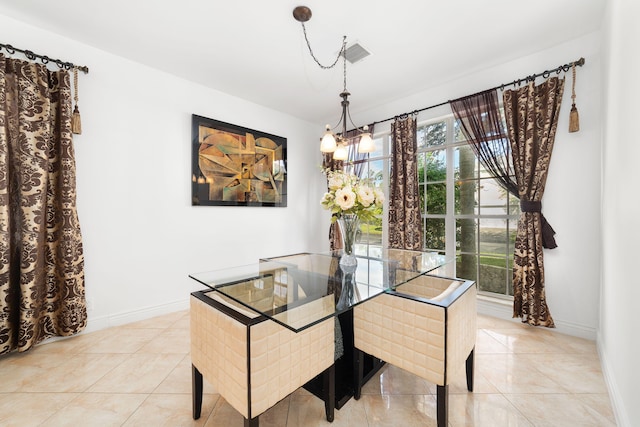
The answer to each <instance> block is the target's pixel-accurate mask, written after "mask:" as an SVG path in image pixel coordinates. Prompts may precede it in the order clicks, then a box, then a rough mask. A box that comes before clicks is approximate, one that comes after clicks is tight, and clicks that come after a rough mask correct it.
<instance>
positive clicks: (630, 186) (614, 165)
mask: <svg viewBox="0 0 640 427" xmlns="http://www.w3.org/2000/svg"><path fill="white" fill-rule="evenodd" d="M639 19H640V3H638V2H637V1H636V0H614V1H612V2H610V3H609V4H608V10H607V16H606V19H605V29H604V35H605V37H604V48H603V58H604V59H603V62H604V67H603V68H604V77H605V82H606V84H605V87H604V101H605V103H604V114H603V116H604V132H603V160H602V165H603V180H602V188H603V200H602V242H603V250H602V297H601V298H602V299H601V311H602V315H601V320H600V331H599V336H598V348H599V351H600V356H601V359H602V362H603V370H604V372H605V377H606V379H607V383H608V384H609V385H610V394H611V397H612V401H613V403H614V406H615V412H616V415H617V422H618V425H619V426H621V427H631V426H638V425H640V399H638V391H637V387H638V384H640V369H638V360H640V344H639V343H638V336H639V333H638V325H639V324H640V322H639V321H638V301H639V300H640V287H639V280H638V270H637V266H638V262H639V260H640V258H639V257H638V255H639V251H638V242H640V220H639V219H638V212H640V198H639V197H638V194H639V193H640V191H639V190H638V179H637V173H638V172H637V170H638V159H640V141H639V140H638V129H637V127H638V117H640V103H639V102H638V95H640V81H639V80H638V76H640V57H639V56H638V42H640V27H638V20H639Z"/></svg>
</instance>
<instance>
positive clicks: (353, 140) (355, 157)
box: [322, 123, 375, 251]
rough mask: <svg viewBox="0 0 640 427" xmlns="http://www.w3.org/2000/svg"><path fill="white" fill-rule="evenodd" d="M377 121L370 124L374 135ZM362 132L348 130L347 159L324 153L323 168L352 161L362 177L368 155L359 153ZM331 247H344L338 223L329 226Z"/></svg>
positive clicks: (334, 248)
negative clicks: (335, 158) (338, 158)
mask: <svg viewBox="0 0 640 427" xmlns="http://www.w3.org/2000/svg"><path fill="white" fill-rule="evenodd" d="M374 128H375V123H372V124H370V125H369V130H368V132H369V133H371V135H373V132H374ZM360 134H361V132H360V131H359V130H358V129H353V130H350V131H348V132H347V160H346V161H344V160H334V159H333V153H324V154H323V157H322V168H323V169H325V170H327V169H329V170H331V171H335V170H342V169H344V165H345V163H351V164H352V165H353V166H352V167H353V170H352V172H353V174H354V175H355V176H357V177H358V178H360V177H361V176H362V165H363V162H362V161H363V160H364V159H365V158H366V157H367V153H358V141H360ZM329 248H330V249H331V250H332V251H334V250H338V249H342V238H341V237H340V229H339V228H338V224H337V223H333V224H331V225H330V226H329Z"/></svg>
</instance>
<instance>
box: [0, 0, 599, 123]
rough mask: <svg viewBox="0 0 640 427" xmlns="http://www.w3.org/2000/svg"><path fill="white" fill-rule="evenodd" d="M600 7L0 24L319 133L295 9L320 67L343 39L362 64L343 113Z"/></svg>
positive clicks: (62, 14)
mask: <svg viewBox="0 0 640 427" xmlns="http://www.w3.org/2000/svg"><path fill="white" fill-rule="evenodd" d="M605 2H606V0H535V1H525V0H440V1H426V0H393V1H389V0H387V1H383V0H366V1H365V0H235V1H219V0H181V1H168V0H161V1H151V0H148V1H142V0H109V1H88V0H60V1H51V0H20V1H15V0H0V14H4V15H6V16H9V17H12V18H15V19H18V20H21V21H24V22H27V23H29V24H31V25H35V26H38V27H41V28H44V29H46V30H49V31H52V32H55V33H58V34H61V35H64V36H66V37H69V38H72V39H75V40H78V41H81V42H83V43H85V44H88V45H91V46H94V47H96V48H99V49H102V50H104V51H108V52H111V53H114V54H117V55H119V56H122V57H125V58H129V59H132V60H134V61H137V62H140V63H143V64H146V65H149V66H152V67H154V68H157V69H160V70H164V71H166V72H169V73H171V74H174V75H176V76H180V77H183V78H185V79H188V80H192V81H194V82H197V83H200V84H203V85H205V86H209V87H211V88H214V89H217V90H220V91H223V92H226V93H230V94H233V95H235V96H238V97H241V98H244V99H247V100H249V101H252V102H255V103H258V104H262V105H265V106H267V107H270V108H273V109H276V110H279V111H282V112H285V113H289V114H291V115H293V116H296V117H299V118H302V119H305V120H308V121H311V122H314V123H324V122H333V121H336V120H337V118H338V116H339V109H340V106H339V102H340V98H339V96H338V95H339V93H340V92H341V91H342V66H341V63H339V66H338V67H336V68H333V69H331V70H321V69H320V68H319V67H318V66H317V65H316V64H315V63H314V62H313V60H312V59H311V57H310V55H309V53H308V51H307V47H306V44H305V42H304V37H303V35H302V28H301V25H300V23H298V22H297V21H295V20H294V19H293V17H292V11H293V9H294V8H295V7H296V6H299V5H306V6H309V7H310V8H311V10H312V12H313V17H312V18H311V20H310V21H309V22H308V23H307V24H306V25H307V32H308V35H309V39H310V41H311V45H312V48H313V50H314V53H315V54H316V56H317V57H318V58H319V59H320V61H322V62H324V63H331V62H333V60H334V59H335V56H336V54H337V52H338V51H339V49H340V45H341V41H342V36H343V35H346V36H347V42H348V44H352V43H353V42H356V41H357V42H359V43H360V44H361V45H362V46H364V47H365V48H366V49H368V50H369V51H370V52H371V53H372V55H371V56H369V57H368V58H366V59H365V60H363V61H361V62H358V63H356V64H353V65H351V64H348V69H347V74H348V77H347V78H348V81H347V87H348V89H349V91H350V92H351V93H352V96H351V112H352V114H354V113H357V112H358V111H360V110H363V109H366V108H371V107H373V106H376V105H380V104H384V103H386V102H389V101H392V100H396V99H398V98H401V97H404V96H407V95H409V94H411V93H413V92H416V91H419V90H424V89H428V88H429V87H433V86H437V85H439V84H441V83H443V82H446V81H449V80H451V79H453V78H456V77H461V76H464V75H466V74H470V73H472V72H474V71H478V70H481V69H484V68H488V67H491V66H495V65H498V64H501V63H504V62H507V61H509V60H513V59H515V58H519V57H522V56H525V55H528V54H532V53H535V52H537V51H540V50H543V49H547V48H549V47H552V46H554V45H557V44H559V43H562V42H564V41H567V40H570V39H573V38H576V37H579V36H581V35H584V34H587V33H589V32H592V31H594V30H597V29H598V28H599V27H600V24H601V20H602V15H603V13H604V6H605ZM0 42H1V43H9V44H12V40H0ZM14 44H15V42H14ZM17 47H20V48H24V49H33V47H30V46H17ZM34 50H35V49H34ZM43 53H46V52H43ZM62 59H64V60H69V61H73V60H74V58H73V52H69V54H68V58H67V57H64V58H62ZM571 59H573V58H571ZM82 65H87V66H88V67H89V68H91V64H90V63H88V64H82ZM478 89H479V90H482V89H483V88H478ZM452 95H457V94H452ZM459 95H460V96H463V95H465V94H459ZM398 113H402V112H398Z"/></svg>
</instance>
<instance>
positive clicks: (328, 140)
mask: <svg viewBox="0 0 640 427" xmlns="http://www.w3.org/2000/svg"><path fill="white" fill-rule="evenodd" d="M320 151H322V152H323V153H333V152H334V151H336V138H335V137H334V136H333V133H331V126H329V125H327V128H326V131H325V133H324V135H323V137H322V141H321V142H320Z"/></svg>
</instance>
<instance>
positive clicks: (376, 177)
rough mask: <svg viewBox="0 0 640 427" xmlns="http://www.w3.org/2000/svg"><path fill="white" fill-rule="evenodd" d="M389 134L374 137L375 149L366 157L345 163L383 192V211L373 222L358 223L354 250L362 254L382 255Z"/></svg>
mask: <svg viewBox="0 0 640 427" xmlns="http://www.w3.org/2000/svg"><path fill="white" fill-rule="evenodd" d="M388 140H389V135H382V136H379V137H375V138H374V140H373V142H374V143H375V146H376V151H375V152H373V153H369V155H368V156H367V157H365V158H364V159H363V160H360V161H358V162H353V163H349V164H347V165H345V170H346V171H348V172H351V173H354V174H356V175H358V173H357V172H358V169H360V168H361V173H360V177H361V178H368V179H369V180H370V183H371V184H372V185H374V186H377V187H380V188H381V189H382V190H383V191H384V194H385V196H386V197H385V202H384V208H383V212H381V213H380V215H378V217H377V219H376V221H374V222H373V223H364V222H361V223H360V232H359V233H358V235H357V236H356V244H355V252H356V254H357V255H363V256H378V257H380V256H382V247H383V246H386V234H387V224H386V212H387V206H388V201H387V197H388V194H389V191H388V189H389V148H388V147H389V143H388Z"/></svg>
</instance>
